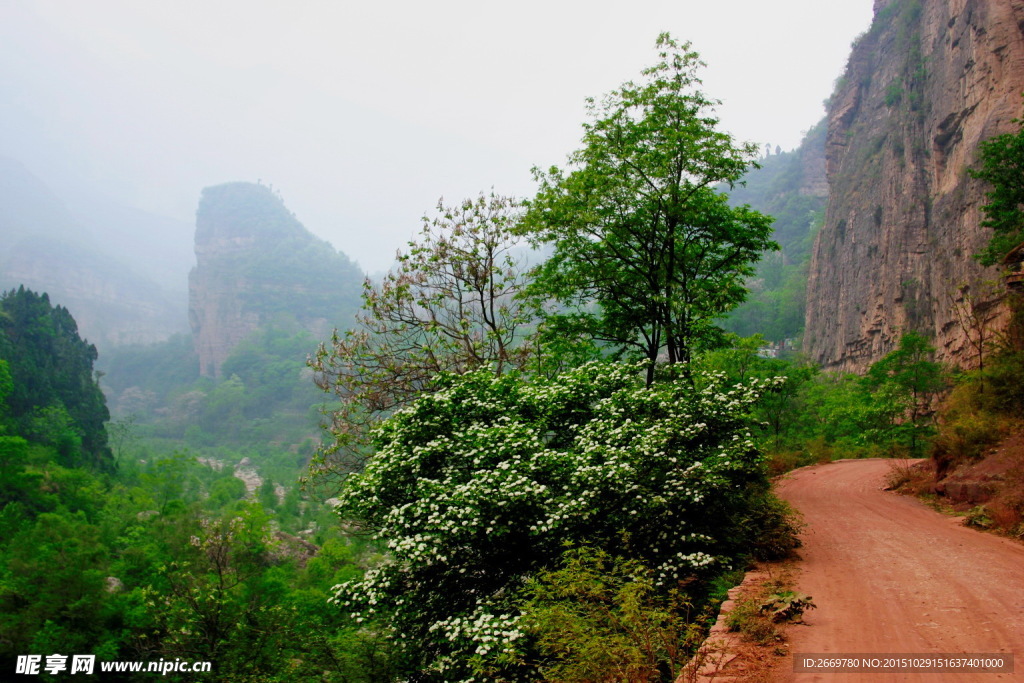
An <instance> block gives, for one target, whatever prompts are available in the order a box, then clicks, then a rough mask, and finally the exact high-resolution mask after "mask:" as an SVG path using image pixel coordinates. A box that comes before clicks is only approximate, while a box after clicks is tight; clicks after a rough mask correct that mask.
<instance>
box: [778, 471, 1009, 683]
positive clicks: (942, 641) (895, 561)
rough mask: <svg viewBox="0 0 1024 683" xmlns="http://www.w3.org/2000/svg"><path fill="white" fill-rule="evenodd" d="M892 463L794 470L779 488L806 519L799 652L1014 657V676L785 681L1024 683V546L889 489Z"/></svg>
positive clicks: (834, 676) (794, 637)
mask: <svg viewBox="0 0 1024 683" xmlns="http://www.w3.org/2000/svg"><path fill="white" fill-rule="evenodd" d="M891 462H892V461H889V460H847V461H839V462H835V463H830V464H827V465H819V466H814V467H807V468H803V469H800V470H795V471H793V472H791V473H789V474H788V475H786V477H784V478H783V479H782V481H781V482H780V483H779V484H778V486H777V491H778V493H779V495H780V496H781V497H782V498H784V499H785V500H787V501H789V502H790V503H791V504H792V505H794V506H795V507H796V508H797V509H799V510H800V511H801V512H802V513H803V515H804V521H805V522H806V523H807V528H806V529H805V531H804V533H803V536H802V538H803V542H804V545H803V548H801V549H800V555H801V557H802V558H803V562H801V563H800V571H799V572H798V574H797V576H796V588H797V590H799V591H800V592H803V593H807V594H809V595H811V596H812V597H813V598H814V601H815V603H817V605H818V608H817V609H816V610H813V611H810V612H808V613H807V615H806V617H805V622H806V624H807V626H806V627H804V626H795V627H793V628H790V629H789V636H790V648H789V651H790V652H791V653H836V654H840V653H871V654H883V653H900V654H926V653H928V654H938V653H995V652H999V653H1014V654H1015V655H1016V660H1017V661H1016V662H1015V670H1016V673H974V674H972V673H966V672H946V673H941V674H940V673H931V674H918V673H823V672H815V673H794V672H793V662H792V654H791V655H790V656H789V658H788V660H787V661H786V662H785V663H783V664H782V666H780V667H778V668H777V669H776V673H777V676H778V677H777V679H776V680H777V681H780V682H781V681H797V682H800V683H803V682H805V681H828V682H829V683H840V682H842V683H845V682H847V681H871V682H872V683H875V682H879V681H941V682H942V683H956V682H959V681H987V682H989V683H991V682H993V681H997V680H1019V681H1024V545H1021V544H1019V543H1015V542H1013V541H1010V540H1007V539H1004V538H999V537H996V536H994V535H991V534H985V533H980V532H978V531H975V530H973V529H968V528H966V527H963V526H962V525H961V523H960V520H959V519H957V518H953V517H947V516H944V515H941V514H939V513H937V512H935V511H934V510H932V509H930V508H928V507H927V506H925V505H923V504H922V503H920V502H919V501H917V500H915V499H913V498H909V497H905V496H899V495H896V494H894V493H890V492H887V491H884V490H883V487H884V486H885V479H886V475H887V474H888V472H889V467H890V463H891Z"/></svg>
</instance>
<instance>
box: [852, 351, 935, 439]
mask: <svg viewBox="0 0 1024 683" xmlns="http://www.w3.org/2000/svg"><path fill="white" fill-rule="evenodd" d="M934 354H935V347H933V346H932V345H931V344H930V343H929V342H928V340H927V339H925V338H924V337H923V336H921V335H920V334H918V333H916V332H908V333H906V334H904V335H903V336H902V337H900V343H899V346H898V347H897V348H896V349H895V350H894V351H891V352H890V353H888V354H887V355H886V356H885V357H884V358H882V359H881V360H879V361H878V362H876V363H875V364H873V365H872V366H871V368H870V369H869V370H868V373H867V375H866V377H865V378H864V379H865V382H866V383H867V385H868V386H869V387H870V388H872V389H873V390H874V396H876V397H879V398H882V399H883V400H888V401H891V405H892V410H893V412H894V417H893V422H894V425H893V426H894V427H896V428H899V429H900V430H901V431H903V432H904V433H905V438H906V441H907V443H906V445H907V449H908V450H909V452H910V453H911V454H913V455H914V456H918V455H920V454H921V452H922V450H923V448H924V445H925V443H924V441H923V439H924V438H925V437H926V436H930V435H931V434H932V433H933V430H932V423H933V417H934V415H933V413H934V411H933V410H932V408H931V402H932V399H933V398H934V396H935V395H936V394H938V393H939V392H940V391H942V390H943V389H945V388H946V381H945V378H944V376H943V371H942V366H940V365H939V364H938V363H936V362H934V361H932V360H931V359H932V357H933V356H934Z"/></svg>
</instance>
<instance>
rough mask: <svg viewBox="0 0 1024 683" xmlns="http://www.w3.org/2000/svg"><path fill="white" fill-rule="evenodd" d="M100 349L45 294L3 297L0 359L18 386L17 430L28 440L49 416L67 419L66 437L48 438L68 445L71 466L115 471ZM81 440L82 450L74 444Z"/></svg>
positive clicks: (12, 406)
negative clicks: (98, 372)
mask: <svg viewBox="0 0 1024 683" xmlns="http://www.w3.org/2000/svg"><path fill="white" fill-rule="evenodd" d="M96 357H97V353H96V347H95V346H93V345H92V344H89V343H88V342H86V341H83V340H82V339H81V337H79V336H78V325H77V324H76V323H75V320H74V318H72V317H71V314H70V313H69V312H68V310H67V309H66V308H64V307H62V306H53V305H51V304H50V298H49V296H47V295H46V294H41V295H40V294H36V293H35V292H32V291H30V290H27V289H25V288H24V287H19V288H18V289H17V290H11V291H8V292H4V294H3V296H0V358H3V359H4V360H6V361H7V363H8V366H9V370H10V375H11V378H12V379H13V386H12V390H11V393H10V395H8V397H7V406H8V410H9V414H10V417H11V419H12V420H13V421H14V422H15V424H16V425H17V426H16V430H17V431H18V432H19V433H22V434H25V435H26V436H28V435H29V434H30V433H31V432H33V431H38V430H39V429H40V427H41V425H40V423H39V418H40V417H42V416H44V415H45V414H46V413H47V412H51V413H53V414H60V415H62V416H63V415H66V416H67V418H68V420H67V424H66V425H65V426H66V429H65V433H64V434H62V435H55V434H54V433H53V430H52V429H48V430H46V431H47V437H46V438H48V439H49V438H52V439H54V440H55V441H56V442H63V443H65V444H68V448H71V449H73V451H74V453H67V454H64V457H65V463H66V464H74V463H77V460H78V455H77V452H78V451H80V452H81V455H82V458H83V459H84V461H85V463H87V464H89V465H91V466H93V467H97V468H101V469H110V468H112V467H113V455H112V454H111V452H110V447H109V446H108V445H107V432H106V429H105V428H104V424H105V423H106V422H107V421H108V420H109V419H110V412H109V411H108V410H107V403H106V399H105V398H104V397H103V393H102V392H101V391H100V387H99V384H98V383H97V381H96V378H95V376H94V374H93V363H94V362H95V361H96ZM77 439H80V444H74V443H73V442H74V441H76V440H77Z"/></svg>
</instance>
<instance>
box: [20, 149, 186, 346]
mask: <svg viewBox="0 0 1024 683" xmlns="http://www.w3.org/2000/svg"><path fill="white" fill-rule="evenodd" d="M112 210H114V211H117V210H116V209H112ZM120 212H121V213H122V215H124V216H133V217H134V221H127V222H125V223H124V224H123V225H122V226H121V228H120V230H121V232H122V233H123V232H125V231H131V230H134V231H135V232H137V233H140V234H145V233H147V232H154V231H156V232H159V231H162V230H163V229H165V228H166V225H164V224H162V223H161V222H160V219H157V218H155V217H152V216H149V215H148V214H144V213H143V212H133V210H131V209H127V208H122V209H120ZM102 221H103V218H102V217H100V216H98V215H89V214H84V215H83V214H81V213H78V212H73V211H71V210H69V208H68V206H67V205H66V203H65V202H64V201H63V200H62V198H60V197H58V196H57V195H55V194H54V193H53V192H52V191H51V190H50V188H49V187H48V186H47V185H46V184H45V183H44V182H43V181H42V180H40V179H39V178H37V177H35V176H34V175H33V174H32V173H31V172H30V171H29V170H28V169H26V168H25V167H24V166H23V165H22V164H20V163H19V162H17V161H14V160H11V159H4V158H0V289H4V290H9V289H13V288H16V287H17V286H19V285H25V287H27V288H29V289H32V290H34V291H38V292H46V293H48V294H49V295H50V299H51V300H52V301H53V302H54V304H57V305H62V306H64V307H66V308H67V309H68V310H69V311H70V312H71V314H72V315H73V316H74V317H75V319H76V320H77V321H78V325H79V329H80V331H81V334H82V336H83V337H84V338H86V339H88V340H89V341H90V342H92V343H94V344H96V346H97V347H99V348H100V349H103V348H110V347H112V346H117V345H121V344H130V343H149V342H155V341H161V340H163V339H166V338H168V337H169V336H170V335H172V334H174V333H175V332H180V331H182V330H183V329H184V327H185V321H186V317H185V307H184V301H183V299H184V297H183V296H179V297H175V296H174V293H173V291H172V290H170V289H169V288H165V287H163V286H161V284H160V283H158V282H157V281H155V280H154V279H153V278H152V277H150V276H147V275H144V274H143V273H150V272H157V271H159V268H153V267H150V264H151V263H158V262H163V263H167V262H168V260H169V259H167V258H166V257H165V254H166V252H165V251H164V252H162V251H161V250H160V249H159V248H157V247H156V246H154V247H153V248H151V249H150V250H149V253H148V255H147V254H145V252H144V250H143V249H141V248H138V247H137V248H135V249H134V250H132V249H126V248H125V243H126V242H128V241H130V240H127V239H117V238H114V237H112V235H113V234H116V233H112V232H111V231H110V230H108V229H106V228H109V227H110V226H103V225H102ZM142 239H143V240H144V238H142ZM144 256H148V259H145V258H144ZM179 277H180V279H181V281H182V285H181V287H180V289H179V291H181V290H183V289H184V287H183V284H184V283H183V281H184V270H182V271H181V272H180V276H179ZM164 281H165V282H169V281H170V277H169V276H168V277H167V278H164Z"/></svg>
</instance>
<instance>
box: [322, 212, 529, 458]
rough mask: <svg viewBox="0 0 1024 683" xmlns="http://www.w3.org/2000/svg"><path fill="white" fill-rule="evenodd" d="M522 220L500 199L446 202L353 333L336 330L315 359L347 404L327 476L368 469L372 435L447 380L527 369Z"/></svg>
mask: <svg viewBox="0 0 1024 683" xmlns="http://www.w3.org/2000/svg"><path fill="white" fill-rule="evenodd" d="M518 214H519V210H518V204H517V202H516V201H515V200H514V199H512V198H510V197H502V196H499V195H495V194H493V193H491V194H490V195H483V194H481V195H480V196H479V197H477V198H476V199H467V200H464V201H463V202H461V203H458V204H455V205H451V206H447V205H445V204H444V203H443V202H439V203H438V206H437V215H436V216H435V217H433V218H428V217H425V218H424V219H423V223H424V225H423V230H422V232H421V233H420V237H419V239H418V240H417V241H414V242H410V243H409V245H408V249H407V250H406V251H405V252H404V253H399V254H398V259H397V264H396V266H395V268H394V269H393V270H392V271H391V272H389V273H388V274H387V275H386V276H385V277H384V280H383V282H382V283H381V284H380V285H373V284H371V283H370V281H369V280H367V282H366V283H365V285H364V292H363V307H362V310H361V311H360V312H359V313H358V314H357V315H356V327H355V329H352V330H349V331H348V332H346V333H343V334H339V333H338V332H337V331H335V334H334V336H333V338H332V339H331V341H330V343H327V344H321V345H320V348H319V349H318V351H317V353H316V355H315V356H314V357H313V358H312V359H311V360H310V366H311V367H312V368H313V370H314V372H315V381H316V383H317V386H319V387H320V388H321V389H323V390H324V391H327V392H332V393H334V394H336V395H337V396H338V398H339V399H340V401H341V403H340V406H338V408H337V410H336V411H335V412H334V413H333V414H332V415H331V421H330V424H329V425H328V428H329V431H330V432H331V436H332V438H333V441H332V443H331V445H330V447H329V448H328V449H327V452H326V453H324V454H322V457H321V459H320V465H321V471H322V472H330V471H333V470H341V471H342V473H344V472H345V471H347V470H350V469H358V468H359V467H361V466H362V458H361V457H360V456H361V454H362V453H363V452H364V450H365V449H364V448H363V447H364V446H365V438H364V437H365V435H366V433H367V430H368V428H369V426H371V425H373V424H374V423H376V422H377V421H378V420H379V419H380V417H381V416H382V415H385V414H387V413H388V412H389V411H391V410H393V409H395V408H396V407H399V406H403V405H405V404H407V403H409V402H410V401H412V400H413V399H415V398H416V397H417V396H419V395H420V394H421V393H422V392H426V391H431V390H432V389H433V386H434V378H435V377H437V376H438V375H439V374H441V373H454V374H462V373H465V372H468V371H470V370H474V369H476V368H487V369H488V370H489V371H491V372H493V373H494V374H496V375H501V374H502V373H504V372H506V371H508V370H510V369H515V368H519V367H522V366H523V365H524V364H525V363H526V361H527V357H528V355H529V351H528V349H527V348H526V346H525V345H524V344H523V343H522V341H523V336H524V333H523V327H524V324H525V323H526V322H527V320H528V318H529V316H528V314H527V313H526V311H525V309H524V308H523V306H522V305H521V304H520V303H519V301H518V300H517V294H518V293H519V292H520V290H521V289H522V288H523V286H524V284H525V272H524V271H525V268H524V267H522V266H521V264H520V262H519V260H518V258H517V256H516V249H517V247H519V246H520V244H521V243H522V240H521V239H520V238H517V237H515V236H513V235H512V232H511V229H512V225H513V224H514V223H515V222H516V221H517V220H518ZM339 455H340V456H341V457H334V456H339Z"/></svg>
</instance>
